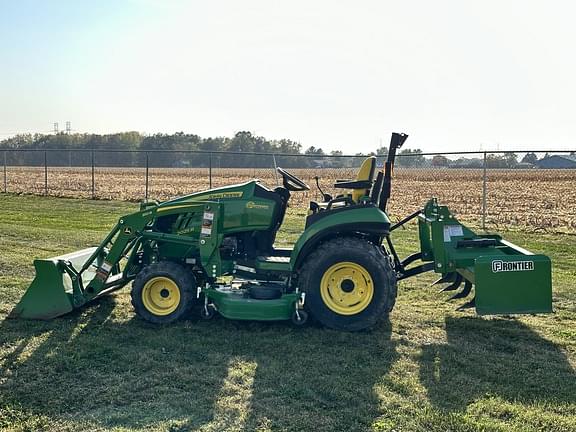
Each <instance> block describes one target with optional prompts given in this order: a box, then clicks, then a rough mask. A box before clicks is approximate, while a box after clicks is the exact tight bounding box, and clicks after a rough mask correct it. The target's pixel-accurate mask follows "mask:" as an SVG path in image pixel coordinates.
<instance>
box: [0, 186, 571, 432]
mask: <svg viewBox="0 0 576 432" xmlns="http://www.w3.org/2000/svg"><path fill="white" fill-rule="evenodd" d="M0 208H1V209H2V210H1V213H0V214H1V218H0V233H1V234H0V239H1V245H2V252H1V253H0V287H1V289H0V429H2V430H58V431H61V430H158V431H173V432H176V431H188V430H193V431H195V430H198V431H222V430H261V431H265V430H291V431H303V430H313V431H317V432H320V431H335V430H336V431H354V430H376V431H392V430H395V431H414V430H421V431H447V430H458V431H460V430H462V431H467V430H488V431H492V430H494V431H510V430H512V431H514V430H516V431H531V430H543V431H544V430H545V431H555V430H557V431H574V430H576V373H575V367H576V310H575V309H576V288H575V285H576V262H575V258H574V256H575V255H576V237H575V236H569V235H539V234H526V233H522V232H513V233H512V232H511V233H503V234H505V236H506V237H507V238H508V239H509V240H512V241H513V242H516V243H517V244H520V245H522V246H524V247H527V248H529V249H532V250H534V251H538V252H544V253H547V254H548V255H550V256H551V258H552V260H553V263H554V275H553V277H554V308H555V311H556V313H555V314H553V315H539V316H527V317H515V318H510V317H499V318H479V317H476V316H474V314H473V313H472V312H467V313H458V312H454V304H452V303H446V302H445V301H444V300H445V299H446V296H445V295H441V294H440V295H439V294H437V293H436V291H437V290H436V289H434V288H430V287H429V286H428V285H429V282H430V281H431V280H432V276H422V277H420V278H416V279H414V280H411V281H409V282H408V281H407V282H402V283H401V284H400V291H399V298H398V302H397V305H396V308H395V310H394V312H393V313H392V315H391V320H390V322H389V323H383V324H382V325H380V326H379V327H378V328H376V329H374V330H372V331H370V332H362V333H356V334H349V333H341V332H336V331H332V330H327V329H323V328H319V327H316V326H309V327H306V328H301V329H295V328H292V327H291V326H290V325H289V324H288V323H272V324H270V323H255V322H234V321H227V320H225V319H221V318H216V319H214V320H212V321H210V322H205V321H199V320H198V319H196V318H191V319H190V320H189V321H183V322H179V323H177V324H174V325H170V326H164V327H157V326H153V325H150V324H147V323H146V322H143V321H142V320H140V319H138V318H137V317H135V316H134V313H133V311H132V309H131V307H130V304H129V293H128V291H127V290H123V291H121V292H119V293H117V294H115V295H112V296H109V297H107V298H105V299H103V300H101V301H99V302H97V303H96V304H93V305H91V306H89V307H87V308H86V309H83V310H81V311H78V312H74V313H72V314H70V315H68V316H65V317H62V318H59V319H55V320H53V321H49V322H38V321H18V320H7V319H5V317H6V315H7V314H8V312H9V311H10V310H11V309H12V307H13V306H14V305H15V303H16V302H17V301H18V299H19V298H20V296H21V295H22V293H23V292H24V290H25V289H26V287H27V285H28V284H29V283H30V281H31V279H32V277H33V266H32V260H33V258H35V257H49V256H53V255H57V254H61V253H63V252H69V251H73V250H75V249H79V248H82V247H86V246H90V245H93V244H95V243H98V242H99V240H100V239H101V238H103V236H104V235H105V234H106V233H107V231H108V229H109V228H110V227H111V226H112V224H113V223H114V221H115V220H116V219H117V218H118V217H119V216H120V215H122V214H125V213H127V212H130V211H132V210H133V209H135V205H133V204H128V203H120V202H105V201H83V200H71V199H56V198H40V197H29V196H11V195H8V196H6V195H4V196H1V197H0ZM298 212H300V213H298ZM301 212H302V211H301V210H296V211H292V212H290V214H289V215H288V217H287V222H286V228H285V229H284V230H283V232H282V234H281V238H280V240H281V242H285V243H290V242H293V241H294V240H295V238H296V237H297V235H298V233H299V231H300V229H301V225H302V223H303V217H304V215H303V214H302V213H301ZM400 231H401V232H400V233H399V234H398V236H397V239H396V240H397V242H398V245H399V246H398V248H399V251H400V252H401V253H402V254H407V253H409V252H410V251H413V250H414V249H415V248H417V244H416V236H415V231H414V230H413V229H408V230H405V231H402V230H400Z"/></svg>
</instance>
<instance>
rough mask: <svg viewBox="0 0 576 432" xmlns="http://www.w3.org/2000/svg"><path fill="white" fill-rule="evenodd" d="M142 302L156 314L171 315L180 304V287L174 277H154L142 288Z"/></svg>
mask: <svg viewBox="0 0 576 432" xmlns="http://www.w3.org/2000/svg"><path fill="white" fill-rule="evenodd" d="M142 303H144V307H145V308H146V309H147V310H148V312H150V313H152V314H154V315H169V314H171V313H172V312H174V311H175V310H176V308H177V307H178V305H179V304H180V289H179V288H178V285H176V283H175V282H174V281H173V280H172V279H169V278H167V277H164V276H157V277H154V278H152V279H150V280H149V281H148V282H146V285H144V288H143V289H142Z"/></svg>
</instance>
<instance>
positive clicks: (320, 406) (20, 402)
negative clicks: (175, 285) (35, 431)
mask: <svg viewBox="0 0 576 432" xmlns="http://www.w3.org/2000/svg"><path fill="white" fill-rule="evenodd" d="M114 305H115V303H114V297H108V298H104V299H102V300H100V301H99V302H98V303H96V304H94V305H92V306H90V307H89V308H87V309H86V310H84V311H82V312H77V313H73V314H71V315H68V316H66V317H63V318H60V319H56V320H53V321H49V322H38V321H18V320H5V321H4V322H2V323H1V324H0V343H1V344H2V358H0V364H1V370H0V402H1V405H4V406H8V407H14V408H15V409H19V410H23V411H25V412H26V413H27V414H29V415H38V416H47V417H49V418H51V419H55V420H60V421H62V420H63V421H69V422H71V424H74V422H80V423H82V422H87V423H91V424H94V425H98V426H103V427H111V426H121V427H130V428H138V427H150V426H155V425H156V426H159V427H162V428H169V430H171V431H180V430H182V431H184V430H196V429H201V430H226V429H229V428H233V429H236V430H253V429H256V428H258V427H273V428H274V429H287V430H311V429H314V430H316V431H320V430H359V429H367V428H369V426H370V424H371V422H372V421H373V420H374V419H375V418H376V417H378V415H379V414H380V408H379V403H380V402H379V399H378V397H377V395H376V393H375V391H374V385H375V384H376V383H377V382H378V381H380V380H381V378H382V377H383V376H385V375H386V374H387V372H388V371H389V369H390V366H391V365H392V363H393V362H394V361H395V360H396V358H397V353H396V346H395V344H394V343H393V342H392V341H391V340H390V335H391V326H390V324H389V323H383V324H381V325H380V326H379V327H378V328H376V329H374V330H373V331H371V332H365V333H354V334H350V333H342V332H336V331H331V330H326V329H322V328H318V327H315V326H310V327H307V328H301V329H296V328H293V327H291V326H290V325H289V324H287V323H255V322H234V321H227V320H224V319H221V318H215V319H214V320H213V321H210V322H204V321H197V322H196V321H187V322H179V323H176V324H174V325H170V326H153V325H150V324H148V323H145V322H143V321H142V320H140V319H137V318H133V319H130V320H128V321H125V320H121V319H117V318H115V316H114V314H113V308H114ZM161 425H163V426H161Z"/></svg>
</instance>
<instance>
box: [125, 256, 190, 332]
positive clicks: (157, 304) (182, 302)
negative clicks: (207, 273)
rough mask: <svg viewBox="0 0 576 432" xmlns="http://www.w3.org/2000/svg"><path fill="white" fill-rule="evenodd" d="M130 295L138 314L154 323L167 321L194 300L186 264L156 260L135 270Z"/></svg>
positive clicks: (184, 311)
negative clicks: (137, 271) (135, 273)
mask: <svg viewBox="0 0 576 432" xmlns="http://www.w3.org/2000/svg"><path fill="white" fill-rule="evenodd" d="M130 295H131V297H132V306H134V310H135V311H136V314H137V315H138V316H140V317H141V318H143V319H145V320H146V321H149V322H151V323H154V324H167V323H171V322H174V321H176V320H178V319H181V318H183V317H185V316H186V315H188V314H189V312H190V309H191V307H192V306H193V304H194V301H195V300H196V281H195V278H194V275H193V274H192V273H191V272H190V271H189V270H188V269H187V268H186V267H184V266H182V265H180V264H176V263H174V262H170V261H160V262H157V263H154V264H151V265H149V266H147V267H145V268H144V269H142V270H141V271H140V273H138V275H137V276H136V279H134V282H133V283H132V291H131V293H130Z"/></svg>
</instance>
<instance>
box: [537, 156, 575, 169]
mask: <svg viewBox="0 0 576 432" xmlns="http://www.w3.org/2000/svg"><path fill="white" fill-rule="evenodd" d="M536 166H537V167H538V168H543V169H563V168H567V169H570V168H572V169H576V155H554V156H548V157H545V158H544V159H540V160H539V161H537V162H536Z"/></svg>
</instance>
